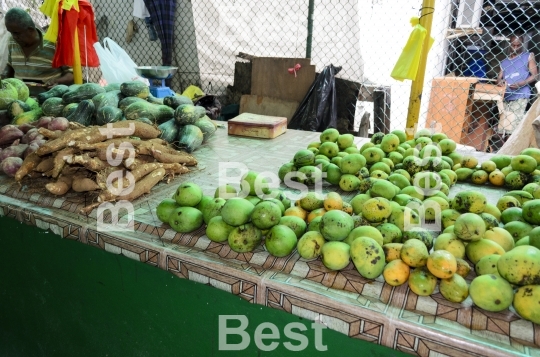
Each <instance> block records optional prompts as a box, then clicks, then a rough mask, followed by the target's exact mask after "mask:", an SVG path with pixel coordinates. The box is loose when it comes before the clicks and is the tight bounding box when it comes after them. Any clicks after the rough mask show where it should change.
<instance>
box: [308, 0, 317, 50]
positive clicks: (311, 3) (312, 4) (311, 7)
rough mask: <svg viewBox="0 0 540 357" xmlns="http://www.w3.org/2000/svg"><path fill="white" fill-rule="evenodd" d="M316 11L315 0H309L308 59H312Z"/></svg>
mask: <svg viewBox="0 0 540 357" xmlns="http://www.w3.org/2000/svg"><path fill="white" fill-rule="evenodd" d="M314 9H315V0H309V7H308V16H307V40H306V58H311V42H312V39H313V11H314Z"/></svg>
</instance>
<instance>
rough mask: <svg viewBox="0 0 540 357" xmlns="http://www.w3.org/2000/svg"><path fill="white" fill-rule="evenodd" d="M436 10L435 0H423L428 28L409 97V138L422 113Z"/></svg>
mask: <svg viewBox="0 0 540 357" xmlns="http://www.w3.org/2000/svg"><path fill="white" fill-rule="evenodd" d="M434 11H435V0H423V2H422V12H421V15H420V25H422V26H423V27H424V28H425V29H426V30H427V33H426V38H425V40H424V47H423V51H422V54H421V56H420V62H419V64H418V73H417V74H416V79H415V80H414V81H413V82H412V86H411V95H410V97H409V108H408V112H407V126H406V129H407V130H406V133H407V137H408V138H409V139H412V137H413V136H414V131H415V130H414V129H415V127H416V124H418V117H419V115H420V103H421V101H422V90H423V89H424V76H425V74H426V64H427V56H428V50H427V49H428V46H429V40H430V38H431V23H432V22H433V12H434Z"/></svg>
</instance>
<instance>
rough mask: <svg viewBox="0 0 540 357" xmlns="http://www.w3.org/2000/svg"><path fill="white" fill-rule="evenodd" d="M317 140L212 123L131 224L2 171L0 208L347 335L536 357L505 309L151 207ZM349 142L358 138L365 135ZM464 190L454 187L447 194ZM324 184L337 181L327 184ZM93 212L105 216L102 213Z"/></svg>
mask: <svg viewBox="0 0 540 357" xmlns="http://www.w3.org/2000/svg"><path fill="white" fill-rule="evenodd" d="M225 125H226V124H225ZM318 140H319V133H313V132H304V131H297V130H288V131H287V132H286V133H285V134H283V135H280V136H278V137H277V138H275V139H272V140H267V139H255V138H247V137H239V136H228V135H227V129H226V127H222V128H218V130H217V132H216V135H215V136H214V137H213V138H211V139H209V140H208V142H207V143H206V144H205V145H203V146H202V147H201V148H199V149H198V150H197V151H196V152H195V153H194V154H195V156H196V157H197V159H198V160H199V165H198V167H196V168H194V169H193V171H192V172H191V173H188V174H184V175H182V176H180V177H178V178H176V179H174V180H173V181H171V182H170V183H169V184H166V183H161V184H159V185H158V186H156V187H154V189H153V190H152V193H151V194H149V195H147V196H145V197H142V198H140V199H138V200H136V201H135V202H133V204H134V207H135V212H134V221H135V224H134V230H133V231H127V232H121V231H118V232H111V231H110V230H107V229H105V230H101V229H100V228H99V226H98V224H97V222H98V220H97V219H96V218H97V217H96V210H94V211H93V212H92V213H91V214H90V215H89V216H83V215H80V214H79V213H78V211H79V209H81V208H82V207H84V206H86V205H88V204H89V203H90V199H91V196H90V195H81V194H76V193H68V194H67V195H65V196H61V197H55V196H52V195H49V194H47V193H45V190H43V188H42V187H41V188H40V187H39V182H38V180H25V181H23V184H22V186H19V184H17V183H15V182H14V181H13V180H12V179H9V178H8V177H6V176H0V215H2V216H7V217H12V218H15V219H17V220H19V221H21V222H24V223H27V224H31V225H36V226H38V227H40V228H43V229H50V230H52V231H53V232H55V233H57V234H59V235H60V236H62V237H64V238H68V239H73V240H77V241H79V242H81V243H84V244H88V245H90V246H94V247H97V248H100V249H104V250H105V251H108V252H111V253H114V254H122V255H125V256H127V257H130V258H132V259H135V260H137V261H140V262H143V263H146V264H149V265H152V266H156V267H159V268H161V269H164V270H166V271H169V272H171V273H173V274H175V275H177V276H179V277H182V278H186V279H190V280H193V281H197V282H200V283H204V284H208V285H211V286H214V287H216V288H219V289H222V290H225V291H228V292H230V293H232V294H234V295H238V296H240V297H242V298H244V299H246V300H247V301H250V302H252V303H256V304H262V305H266V306H269V307H273V308H276V309H281V310H285V311H287V312H289V313H292V314H295V315H297V316H301V317H304V318H306V319H309V320H315V321H319V322H321V323H323V324H325V325H326V326H327V327H328V328H330V329H333V330H336V331H339V332H342V333H344V334H346V335H348V336H350V337H353V338H359V339H362V340H367V341H371V342H373V343H377V344H381V345H385V346H388V347H390V348H393V349H399V350H402V351H405V352H409V353H412V354H417V355H420V356H428V355H434V354H437V353H438V355H451V356H490V357H493V356H508V355H509V354H515V355H526V356H540V329H539V326H538V325H535V324H533V323H531V322H529V321H526V320H523V319H521V318H520V317H519V316H518V315H517V314H515V312H513V311H511V310H505V311H503V312H500V313H492V312H487V311H484V310H482V309H479V308H477V307H476V306H473V304H472V301H471V300H470V298H469V299H467V300H466V301H465V302H463V303H461V304H457V303H451V302H449V301H447V300H446V299H444V298H443V297H442V295H441V294H440V293H438V292H437V291H436V293H435V294H433V295H431V296H428V297H421V296H417V295H416V294H414V293H412V292H411V291H410V290H409V289H408V287H407V285H406V284H405V285H402V286H399V287H392V286H390V285H388V284H385V282H384V279H383V278H382V276H381V277H379V278H377V279H376V280H369V279H365V278H363V277H362V276H360V275H359V274H358V272H357V271H356V269H355V267H354V265H353V264H352V263H350V264H349V266H347V267H346V268H345V269H343V270H341V271H337V272H336V271H330V270H328V269H327V268H325V267H324V266H323V265H322V263H321V261H320V260H311V261H306V260H304V259H301V258H300V257H299V255H298V254H297V253H293V254H291V255H290V256H287V257H284V258H276V257H273V256H271V255H269V254H268V253H267V252H266V251H265V250H264V248H263V247H259V248H257V249H256V250H255V251H254V252H250V253H241V254H239V253H236V252H234V251H232V250H231V249H230V248H229V246H228V245H227V244H226V243H216V242H212V241H210V240H209V239H208V238H207V237H206V236H205V235H204V232H205V228H204V226H203V227H201V228H200V229H198V230H196V231H194V232H191V233H186V234H181V233H177V232H175V231H173V230H172V229H170V227H169V226H168V225H166V224H162V223H161V222H160V221H159V220H158V219H157V217H156V213H155V208H156V206H157V205H158V204H159V203H160V202H161V200H163V199H164V198H167V197H171V195H172V194H173V192H174V191H175V190H176V188H177V186H178V185H179V184H180V183H181V182H184V181H192V182H196V183H197V184H199V185H200V186H201V187H202V189H203V191H204V193H205V194H206V195H213V194H214V191H215V189H216V188H217V187H218V185H219V184H220V182H219V177H220V170H219V168H220V163H221V164H223V163H227V164H228V165H234V164H233V163H240V164H241V165H245V166H246V168H249V169H250V170H253V171H257V172H271V173H274V174H276V173H277V171H278V169H279V167H280V166H281V165H282V164H283V163H285V162H288V161H290V160H291V158H292V157H293V155H294V153H295V152H296V151H297V150H299V149H302V148H305V147H306V146H307V144H308V143H310V142H313V141H318ZM356 140H357V144H362V143H363V142H365V141H366V140H367V139H365V138H364V139H361V138H356ZM469 153H471V152H470V151H469ZM478 155H485V154H478ZM480 160H483V158H481V159H480ZM470 188H471V187H470V186H468V185H464V184H458V185H456V186H454V187H453V188H452V190H451V195H452V193H455V192H458V191H459V190H464V189H470ZM474 189H475V190H478V191H482V192H483V193H484V194H485V195H486V197H487V198H488V200H489V201H490V202H496V200H497V199H498V198H499V197H500V196H501V195H502V193H503V191H502V190H500V189H496V188H493V187H489V186H475V187H474ZM324 190H325V191H327V192H328V191H330V190H336V188H335V187H334V186H325V187H324ZM338 192H340V193H342V194H343V195H345V196H346V197H348V198H351V197H353V196H354V193H345V192H342V191H340V190H338ZM100 218H102V219H103V220H104V221H105V222H107V221H110V215H108V214H107V215H106V216H105V217H100ZM121 222H122V220H121ZM472 277H473V275H472V273H471V275H470V276H469V278H472Z"/></svg>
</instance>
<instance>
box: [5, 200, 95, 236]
mask: <svg viewBox="0 0 540 357" xmlns="http://www.w3.org/2000/svg"><path fill="white" fill-rule="evenodd" d="M0 216H5V217H9V218H13V219H15V220H17V221H19V222H21V223H24V224H28V225H32V226H36V227H38V228H41V229H45V230H47V229H50V230H51V231H52V232H53V233H55V234H58V235H59V236H61V237H62V238H66V239H71V240H76V241H79V242H82V243H85V231H86V225H85V224H84V223H83V222H80V221H79V220H76V219H71V218H69V217H66V216H64V215H61V216H60V215H53V214H51V213H50V212H47V210H44V209H41V208H40V207H37V206H35V205H32V204H28V203H23V202H20V201H18V200H15V199H12V198H10V197H7V196H4V195H0Z"/></svg>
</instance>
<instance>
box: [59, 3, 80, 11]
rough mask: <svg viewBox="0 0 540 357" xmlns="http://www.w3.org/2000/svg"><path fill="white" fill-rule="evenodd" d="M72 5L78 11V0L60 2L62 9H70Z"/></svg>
mask: <svg viewBox="0 0 540 357" xmlns="http://www.w3.org/2000/svg"><path fill="white" fill-rule="evenodd" d="M72 7H73V8H74V9H75V10H76V11H77V12H79V1H78V0H64V2H63V3H62V9H64V10H66V11H68V10H71V8H72Z"/></svg>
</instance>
